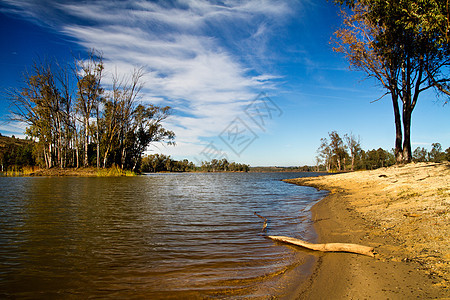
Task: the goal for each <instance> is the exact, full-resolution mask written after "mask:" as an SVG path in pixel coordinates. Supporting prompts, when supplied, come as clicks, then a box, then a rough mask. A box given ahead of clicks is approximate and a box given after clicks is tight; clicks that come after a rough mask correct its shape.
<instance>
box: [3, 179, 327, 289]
mask: <svg viewBox="0 0 450 300" xmlns="http://www.w3.org/2000/svg"><path fill="white" fill-rule="evenodd" d="M301 176H313V174H308V173H217V174H216V173H208V174H162V175H148V176H140V177H128V178H127V177H123V178H80V177H67V178H56V177H53V178H0V298H5V297H6V298H10V297H11V298H12V297H25V298H67V297H69V298H86V297H100V298H104V297H107V298H203V297H217V298H224V297H225V298H227V297H230V298H236V297H243V298H248V297H256V298H265V297H269V296H270V295H281V294H286V293H287V292H286V291H287V290H290V289H292V282H293V281H292V280H291V281H289V280H286V278H287V275H286V274H288V273H290V274H295V276H300V277H301V275H302V274H303V275H304V274H306V273H305V272H307V271H308V268H310V267H311V264H312V263H313V262H314V259H315V258H314V256H313V255H312V253H311V252H307V251H305V250H300V249H298V248H295V247H290V246H286V245H282V244H277V243H274V242H273V241H271V240H268V239H266V238H264V235H263V233H262V232H261V229H262V224H263V223H262V220H261V219H260V218H258V217H256V216H255V215H254V212H258V213H259V214H261V215H263V216H265V217H267V218H268V219H269V224H268V233H269V234H272V235H289V236H293V237H299V238H305V239H308V240H313V239H314V238H315V236H314V233H313V232H312V231H311V230H312V225H311V222H310V221H309V218H310V215H309V207H310V206H311V205H312V204H313V203H315V201H317V200H318V199H320V198H322V197H323V196H324V195H325V192H320V191H316V190H315V189H313V188H308V187H300V186H296V185H291V184H288V183H284V182H281V181H280V179H283V178H293V177H301ZM294 270H295V272H293V271H294ZM299 270H300V271H299ZM300 277H298V278H300ZM298 278H297V279H298ZM299 280H300V279H299Z"/></svg>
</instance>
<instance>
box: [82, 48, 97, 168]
mask: <svg viewBox="0 0 450 300" xmlns="http://www.w3.org/2000/svg"><path fill="white" fill-rule="evenodd" d="M75 65H76V70H75V74H76V76H77V87H78V99H77V109H78V111H79V113H80V115H81V117H82V122H83V126H84V140H83V142H84V166H85V167H86V166H88V164H89V158H88V146H89V135H90V134H89V130H90V125H89V121H90V119H91V117H92V115H93V114H95V117H96V120H97V123H96V129H95V131H96V132H95V138H96V143H97V167H99V166H100V152H99V151H100V133H99V128H98V123H99V119H100V116H99V105H100V99H101V94H102V93H103V88H102V86H101V80H102V73H103V69H104V67H103V57H102V54H101V53H100V52H97V51H95V50H92V51H91V52H90V53H89V57H88V59H86V60H82V59H80V60H78V61H77V62H76V64H75Z"/></svg>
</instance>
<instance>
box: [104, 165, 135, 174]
mask: <svg viewBox="0 0 450 300" xmlns="http://www.w3.org/2000/svg"><path fill="white" fill-rule="evenodd" d="M136 175H137V174H136V173H135V172H133V171H129V170H123V169H121V168H119V167H117V166H112V167H110V168H107V169H100V170H98V171H97V176H98V177H120V176H136Z"/></svg>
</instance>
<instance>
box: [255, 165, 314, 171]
mask: <svg viewBox="0 0 450 300" xmlns="http://www.w3.org/2000/svg"><path fill="white" fill-rule="evenodd" d="M316 171H317V168H316V167H315V166H303V167H250V172H316Z"/></svg>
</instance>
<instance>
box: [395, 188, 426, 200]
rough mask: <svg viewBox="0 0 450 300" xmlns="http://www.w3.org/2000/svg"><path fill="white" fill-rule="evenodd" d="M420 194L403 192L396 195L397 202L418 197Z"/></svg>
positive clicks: (409, 191)
mask: <svg viewBox="0 0 450 300" xmlns="http://www.w3.org/2000/svg"><path fill="white" fill-rule="evenodd" d="M420 195H421V194H420V193H418V192H412V191H411V190H403V191H401V192H399V193H398V194H397V199H398V200H409V199H411V198H414V197H419V196H420Z"/></svg>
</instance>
